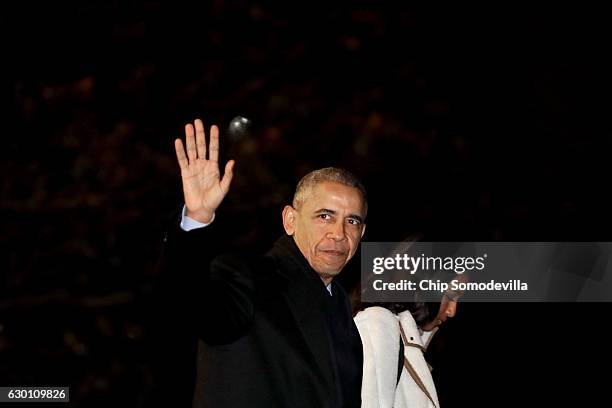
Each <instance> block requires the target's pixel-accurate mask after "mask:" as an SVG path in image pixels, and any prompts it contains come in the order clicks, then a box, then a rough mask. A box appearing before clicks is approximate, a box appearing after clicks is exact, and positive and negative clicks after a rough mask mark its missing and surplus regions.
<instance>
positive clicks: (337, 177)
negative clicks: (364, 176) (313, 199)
mask: <svg viewBox="0 0 612 408" xmlns="http://www.w3.org/2000/svg"><path fill="white" fill-rule="evenodd" d="M322 182H331V183H338V184H342V185H345V186H347V187H353V188H356V189H357V190H359V191H360V192H361V196H362V198H363V213H364V214H363V215H364V218H365V216H366V215H367V214H368V195H367V193H366V189H365V187H364V186H363V184H362V183H361V181H360V180H359V179H358V178H357V177H356V176H355V175H354V174H353V173H351V172H349V171H348V170H344V169H340V168H337V167H325V168H323V169H318V170H314V171H311V172H310V173H308V174H307V175H305V176H304V177H302V179H301V180H300V182H299V183H298V185H297V187H296V189H295V194H294V195H293V207H294V208H299V207H300V206H301V205H302V203H303V202H304V201H305V200H306V198H308V196H309V195H310V193H311V191H312V189H313V188H314V187H315V186H316V185H317V184H319V183H322Z"/></svg>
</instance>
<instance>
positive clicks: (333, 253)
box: [321, 249, 346, 259]
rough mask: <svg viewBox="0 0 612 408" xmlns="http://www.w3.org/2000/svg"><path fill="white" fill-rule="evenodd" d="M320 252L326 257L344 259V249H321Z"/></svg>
mask: <svg viewBox="0 0 612 408" xmlns="http://www.w3.org/2000/svg"><path fill="white" fill-rule="evenodd" d="M321 254H322V255H323V256H325V257H326V258H332V259H346V251H338V250H333V249H322V250H321Z"/></svg>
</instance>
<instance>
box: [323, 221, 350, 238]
mask: <svg viewBox="0 0 612 408" xmlns="http://www.w3.org/2000/svg"><path fill="white" fill-rule="evenodd" d="M329 228H330V229H329V230H328V232H327V237H328V238H330V239H333V240H334V241H342V240H343V239H344V238H345V237H346V231H345V229H344V222H334V223H333V224H331V225H330V227H329Z"/></svg>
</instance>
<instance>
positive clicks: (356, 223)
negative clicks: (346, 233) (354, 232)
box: [348, 218, 361, 225]
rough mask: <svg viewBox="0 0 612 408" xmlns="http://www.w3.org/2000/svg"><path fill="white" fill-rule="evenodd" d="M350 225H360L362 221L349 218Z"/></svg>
mask: <svg viewBox="0 0 612 408" xmlns="http://www.w3.org/2000/svg"><path fill="white" fill-rule="evenodd" d="M348 223H349V224H351V225H360V224H361V221H359V220H356V219H354V218H349V220H348Z"/></svg>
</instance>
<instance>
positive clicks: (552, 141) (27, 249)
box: [0, 0, 612, 407]
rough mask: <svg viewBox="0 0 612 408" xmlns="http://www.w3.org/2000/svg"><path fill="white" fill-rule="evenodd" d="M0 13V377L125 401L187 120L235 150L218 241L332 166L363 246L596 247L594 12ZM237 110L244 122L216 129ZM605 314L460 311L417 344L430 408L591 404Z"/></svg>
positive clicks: (49, 5)
mask: <svg viewBox="0 0 612 408" xmlns="http://www.w3.org/2000/svg"><path fill="white" fill-rule="evenodd" d="M2 8H3V10H2V13H1V17H0V18H1V21H2V31H3V32H2V38H3V40H4V41H3V43H4V44H5V47H3V48H4V52H3V54H4V58H3V60H4V62H3V64H2V65H3V68H4V70H5V76H6V77H8V79H9V81H8V91H9V92H8V95H9V103H8V106H7V107H6V108H5V109H4V112H8V115H7V119H8V120H7V121H6V122H5V121H3V122H4V123H3V125H4V126H3V127H4V132H3V134H4V137H3V138H2V143H3V146H2V148H1V149H0V155H1V156H2V164H1V166H2V167H1V168H0V171H1V173H2V184H1V190H0V194H1V206H0V212H1V217H2V230H1V231H2V233H1V235H0V240H1V249H0V251H1V254H2V257H1V262H2V263H1V267H0V270H1V272H0V278H1V279H0V385H70V387H71V400H72V401H73V402H72V403H71V405H72V406H82V407H106V406H109V404H113V405H114V406H138V405H139V404H141V403H142V401H144V400H145V398H146V395H147V393H148V392H149V390H150V389H151V387H152V386H153V385H154V379H153V377H152V376H151V364H150V356H149V353H148V351H149V348H150V342H151V335H150V333H151V331H150V325H151V323H152V321H151V320H154V318H153V319H151V317H150V315H149V314H147V311H148V310H150V307H149V306H150V299H151V281H152V276H153V270H154V266H155V262H156V260H157V256H158V252H159V248H160V245H161V239H162V236H163V230H164V222H165V220H166V218H167V215H168V214H169V212H170V211H172V210H173V209H174V208H175V207H176V206H177V205H178V204H179V203H180V200H181V191H180V178H179V172H178V166H177V165H176V163H175V156H174V151H173V143H172V141H173V139H174V138H175V137H179V136H181V135H182V132H183V126H184V124H185V123H187V122H188V121H191V120H193V119H194V118H196V117H201V118H202V119H203V120H204V121H205V123H206V124H207V126H209V125H211V124H213V123H216V124H218V125H219V126H220V127H221V137H222V141H221V143H222V156H223V157H224V158H225V159H228V158H234V159H236V160H237V165H236V169H235V179H234V183H233V185H232V189H231V192H230V194H229V196H228V197H227V199H226V201H225V202H224V203H223V206H224V211H226V214H225V216H226V217H228V219H230V218H231V220H232V223H233V224H234V227H235V230H236V231H238V232H239V233H236V234H235V235H234V236H233V237H232V239H233V242H234V244H235V245H236V246H244V247H250V248H256V249H259V250H265V249H266V247H267V246H268V245H269V244H270V243H271V242H272V240H273V239H275V238H276V237H277V236H278V235H279V234H281V233H282V228H281V222H280V211H281V209H282V206H283V205H284V204H285V203H287V202H288V201H289V200H290V199H291V196H292V191H293V189H294V187H295V184H296V182H297V180H299V178H300V177H301V176H303V175H304V174H306V173H307V172H308V171H310V170H312V169H314V168H318V167H323V166H329V165H334V166H341V167H345V168H348V169H350V170H351V171H353V172H354V173H355V174H357V175H358V176H360V177H361V178H362V179H363V181H364V183H365V185H366V187H367V188H368V192H369V196H370V215H369V218H368V230H367V234H366V237H365V239H366V240H370V241H394V240H401V239H404V238H406V237H409V236H414V235H415V234H419V235H421V236H422V237H423V238H424V239H427V240H432V241H434V240H435V241H471V240H473V241H487V240H491V241H494V240H502V241H503V240H507V241H610V240H612V237H611V235H612V233H611V232H610V231H611V230H610V224H611V222H610V215H609V209H610V204H611V200H610V198H609V194H608V192H609V190H610V183H609V174H610V171H609V165H608V162H609V160H608V158H609V157H608V156H609V153H610V148H611V145H612V143H611V141H610V140H611V139H610V127H611V126H610V122H609V118H610V91H611V90H612V87H611V86H610V85H611V82H612V80H611V78H610V72H612V71H611V70H610V68H611V67H610V64H609V62H608V61H607V59H608V54H609V39H610V29H609V23H608V21H607V17H606V16H607V15H606V13H605V12H604V11H603V7H602V8H601V9H596V8H590V7H586V6H581V7H580V8H576V7H570V6H567V7H560V6H558V5H556V6H554V7H552V6H551V7H544V6H541V7H534V6H529V7H525V6H515V7H509V6H508V7H506V8H502V7H497V8H492V7H490V6H479V7H475V6H466V5H464V4H461V5H454V6H444V7H442V6H439V7H433V6H432V7H424V6H409V5H402V6H398V5H391V4H387V5H372V4H369V2H352V3H351V5H350V6H349V5H343V6H340V5H335V4H333V2H327V3H323V4H322V5H318V4H314V3H303V4H299V5H298V4H288V5H285V6H279V5H272V3H271V2H243V1H225V2H224V1H216V2H212V3H204V2H202V3H198V4H193V3H191V2H184V1H164V0H148V1H142V0H133V1H121V2H120V1H87V2H78V1H59V2H42V1H27V0H26V1H20V2H13V3H9V4H6V5H3V6H2ZM236 115H244V116H247V117H249V118H250V119H251V120H252V121H253V124H254V126H253V128H252V131H251V133H250V134H249V135H248V136H246V137H244V138H241V139H236V140H232V139H230V138H228V137H224V134H225V133H226V132H224V130H225V129H226V128H227V126H228V124H229V121H230V120H231V118H233V117H234V116H236ZM3 116H4V115H3ZM345 273H346V274H347V276H348V274H350V273H355V267H354V265H353V266H352V267H351V268H350V269H349V270H347V271H346V272H345ZM610 311H611V308H610V306H609V305H608V304H460V305H459V309H458V312H459V313H458V316H457V317H456V318H455V319H454V321H452V322H450V323H448V325H447V327H445V328H444V329H443V330H442V331H441V332H440V333H439V335H438V338H437V339H436V343H435V344H434V345H432V350H431V352H430V354H431V355H430V359H431V361H432V362H433V365H434V367H435V369H434V372H433V373H434V377H435V379H436V381H437V387H438V394H439V396H440V400H441V405H442V406H443V407H457V406H468V405H469V406H474V405H486V406H491V405H512V404H518V405H531V404H532V403H535V402H536V401H538V402H540V403H543V404H552V403H553V402H555V403H557V404H560V405H567V404H570V403H571V402H572V403H573V402H575V401H576V402H578V404H579V405H586V404H587V403H593V402H599V403H601V402H602V401H605V400H602V399H603V396H604V395H607V394H606V387H605V386H604V384H603V378H604V377H605V374H596V370H599V369H601V368H603V369H605V368H607V366H608V362H609V359H610V352H609V348H608V341H607V338H608V334H607V331H606V326H607V324H608V322H609V321H610V319H609V314H610ZM167 352H168V353H172V352H173V350H167ZM604 372H605V371H604ZM177 375H179V376H180V375H181V373H177Z"/></svg>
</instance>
